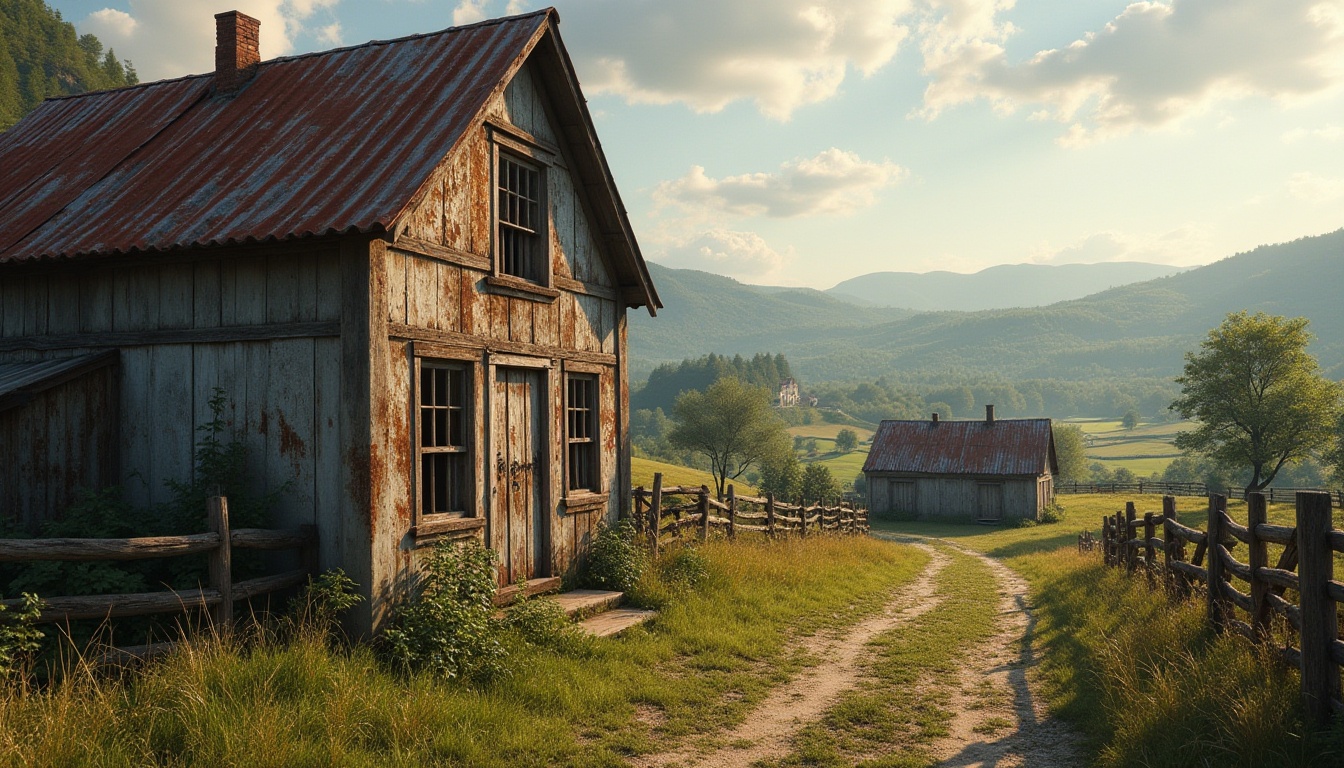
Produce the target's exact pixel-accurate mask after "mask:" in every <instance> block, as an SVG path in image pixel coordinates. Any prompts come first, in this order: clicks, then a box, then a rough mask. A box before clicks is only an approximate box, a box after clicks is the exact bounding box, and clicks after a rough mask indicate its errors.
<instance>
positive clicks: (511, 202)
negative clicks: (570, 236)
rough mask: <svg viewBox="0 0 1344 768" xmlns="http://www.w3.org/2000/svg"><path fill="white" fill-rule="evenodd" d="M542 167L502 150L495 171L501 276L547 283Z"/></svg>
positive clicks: (499, 268)
mask: <svg viewBox="0 0 1344 768" xmlns="http://www.w3.org/2000/svg"><path fill="white" fill-rule="evenodd" d="M544 178H545V177H544V174H543V173H542V171H541V169H540V168H538V167H536V166H534V165H532V164H530V163H526V162H524V161H522V160H521V159H519V158H517V157H515V156H513V155H510V154H506V153H503V152H500V153H499V164H498V167H497V169H496V173H495V188H496V194H497V197H496V201H495V258H496V269H497V270H498V272H499V274H501V275H508V276H511V277H517V278H521V279H523V280H527V281H529V282H533V283H538V284H540V285H546V284H547V283H549V282H550V279H549V278H550V259H549V258H548V254H547V249H546V247H545V246H546V239H545V220H544V218H543V216H544V212H545V206H544V205H543V202H544V196H545V188H544V185H543V180H544Z"/></svg>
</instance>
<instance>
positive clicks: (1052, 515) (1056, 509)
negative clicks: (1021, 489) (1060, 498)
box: [1036, 504, 1067, 525]
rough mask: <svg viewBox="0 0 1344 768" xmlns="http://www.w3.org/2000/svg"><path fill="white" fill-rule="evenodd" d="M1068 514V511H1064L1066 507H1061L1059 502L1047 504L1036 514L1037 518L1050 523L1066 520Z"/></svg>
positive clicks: (1039, 520)
mask: <svg viewBox="0 0 1344 768" xmlns="http://www.w3.org/2000/svg"><path fill="white" fill-rule="evenodd" d="M1066 516H1067V513H1066V512H1065V511H1064V507H1061V506H1060V505H1059V504H1050V505H1048V506H1046V507H1045V509H1042V510H1041V513H1040V514H1039V515H1037V516H1036V520H1037V521H1038V522H1040V523H1042V524H1045V525H1049V524H1050V523H1062V522H1064V518H1065V517H1066Z"/></svg>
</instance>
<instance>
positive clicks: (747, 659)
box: [0, 538, 927, 768]
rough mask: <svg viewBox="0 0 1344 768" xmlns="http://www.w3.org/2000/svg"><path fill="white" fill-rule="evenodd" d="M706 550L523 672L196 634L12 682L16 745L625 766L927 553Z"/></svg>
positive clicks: (864, 544)
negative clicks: (694, 581)
mask: <svg viewBox="0 0 1344 768" xmlns="http://www.w3.org/2000/svg"><path fill="white" fill-rule="evenodd" d="M702 552H703V554H704V555H705V560H706V562H707V564H708V575H707V577H706V578H705V579H704V580H703V581H702V584H701V586H700V587H698V588H697V589H696V590H695V591H688V590H685V589H682V590H680V591H676V588H675V586H669V587H668V589H669V590H671V594H672V598H671V600H670V601H669V602H668V604H667V605H666V607H665V608H664V610H663V612H662V613H661V615H660V616H659V617H658V619H656V620H655V621H654V622H653V624H652V625H651V626H649V627H648V628H647V629H638V628H637V629H634V630H631V631H630V632H629V633H628V636H626V637H623V638H620V639H615V640H596V641H591V642H587V643H575V644H566V645H565V646H563V647H555V648H551V647H538V646H532V645H526V644H523V643H521V641H519V640H517V639H513V640H511V641H510V642H514V643H516V650H515V651H514V653H512V654H511V659H513V660H514V662H515V664H514V666H513V669H512V673H511V674H510V675H508V676H506V677H503V678H501V679H499V680H497V681H495V682H492V683H490V684H488V685H484V686H480V687H473V686H470V685H467V684H463V683H456V682H452V681H445V680H442V679H439V678H435V677H431V676H409V677H408V676H402V675H398V674H393V673H389V672H388V671H387V670H386V669H385V668H384V667H383V666H381V664H380V663H379V661H378V660H377V659H376V658H375V657H374V655H373V654H372V653H371V652H370V651H369V650H368V649H367V648H366V647H363V646H356V647H353V648H342V649H336V650H333V649H331V648H330V647H329V646H328V644H327V643H326V642H325V641H324V639H322V638H319V637H315V636H313V635H311V634H308V635H302V634H301V635H298V636H295V637H291V638H289V639H280V638H277V637H276V636H275V635H274V634H270V633H259V634H257V635H255V636H253V637H251V638H248V639H246V641H242V640H229V639H200V640H195V641H192V642H189V643H186V644H184V645H183V646H182V647H180V648H179V649H178V650H177V651H176V652H174V653H173V654H172V655H171V656H170V657H168V658H167V659H165V660H163V661H161V662H158V663H155V664H152V665H150V666H148V667H147V668H146V669H144V670H143V671H140V672H134V673H128V674H126V675H124V676H122V677H105V676H98V675H94V674H91V673H88V670H87V669H86V668H79V667H76V668H74V669H72V670H71V672H72V673H71V674H68V675H67V676H66V678H65V679H64V681H63V682H61V683H59V684H56V685H54V686H53V687H51V688H50V689H47V690H33V689H24V688H22V687H11V688H10V689H8V690H6V691H4V692H3V694H2V695H0V763H3V764H16V765H111V766H116V765H128V766H129V765H145V764H162V765H187V764H190V765H206V766H213V765H296V766H304V765H333V764H337V765H356V766H358V765H377V766H379V768H385V767H386V766H403V765H404V766H415V765H472V766H546V765H560V766H565V765H573V766H579V765H583V766H589V765H592V766H604V765H621V764H624V762H625V760H626V758H627V757H628V756H629V755H632V754H638V753H643V752H649V751H652V750H654V749H656V748H658V747H659V746H660V745H662V744H665V743H667V742H670V741H672V740H675V739H678V738H680V737H682V736H684V735H686V734H694V733H704V732H709V731H713V730H715V729H718V728H722V727H724V726H726V725H730V724H732V723H734V722H737V721H739V720H740V719H741V718H742V717H743V716H744V714H745V713H746V712H747V711H748V710H749V709H750V707H751V706H752V705H753V704H754V703H755V702H757V701H759V700H760V699H761V698H762V697H763V696H764V695H765V694H766V693H767V692H768V690H769V689H770V688H771V687H773V686H774V685H777V684H779V683H781V682H783V681H784V680H786V679H788V678H789V677H790V676H791V675H793V674H795V673H796V672H797V671H798V670H799V669H800V668H801V667H802V666H803V664H805V663H807V657H806V655H805V652H804V651H803V650H802V649H800V648H798V644H797V643H793V642H790V640H791V639H792V638H796V637H797V636H799V635H806V634H808V633H811V632H815V631H817V630H819V629H821V628H823V627H827V626H835V625H845V624H848V623H852V622H856V621H858V620H859V619H861V618H862V617H864V616H866V615H869V614H871V613H872V612H873V611H875V610H876V609H877V608H878V607H879V606H881V605H882V604H883V603H884V602H885V601H886V600H888V599H890V596H891V593H892V591H893V590H895V589H897V588H899V586H900V585H902V584H904V583H906V582H907V581H909V580H910V579H911V578H913V577H914V575H915V574H916V573H918V571H919V570H920V569H921V568H922V567H923V565H924V564H925V562H926V560H927V557H926V556H925V555H924V554H923V553H922V552H920V551H919V550H917V549H914V548H910V547H904V546H899V545H893V544H888V543H883V542H878V541H872V540H864V539H854V538H850V539H838V538H834V539H833V538H826V539H810V540H806V541H800V540H792V541H786V542H764V541H761V542H755V543H738V544H730V543H727V542H710V543H709V544H707V545H705V546H704V547H703V548H702Z"/></svg>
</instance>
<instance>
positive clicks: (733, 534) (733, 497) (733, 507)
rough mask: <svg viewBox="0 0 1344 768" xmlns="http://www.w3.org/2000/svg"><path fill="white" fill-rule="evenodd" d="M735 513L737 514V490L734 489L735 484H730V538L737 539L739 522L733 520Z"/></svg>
mask: <svg viewBox="0 0 1344 768" xmlns="http://www.w3.org/2000/svg"><path fill="white" fill-rule="evenodd" d="M735 515H737V492H736V491H734V490H733V486H731V485H730V486H728V538H729V539H735V538H737V530H736V525H737V524H736V523H734V522H733V517H734V516H735Z"/></svg>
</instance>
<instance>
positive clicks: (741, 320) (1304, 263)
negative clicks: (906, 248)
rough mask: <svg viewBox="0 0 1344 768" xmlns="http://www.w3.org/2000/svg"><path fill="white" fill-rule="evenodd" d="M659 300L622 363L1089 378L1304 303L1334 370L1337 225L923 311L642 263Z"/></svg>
mask: <svg viewBox="0 0 1344 768" xmlns="http://www.w3.org/2000/svg"><path fill="white" fill-rule="evenodd" d="M650 268H651V271H652V272H653V279H654V283H655V284H656V285H657V286H658V291H659V293H660V295H661V296H662V298H663V302H664V304H665V305H666V309H665V310H663V311H660V312H659V315H658V317H656V318H649V317H647V316H646V315H644V314H642V313H638V312H636V313H631V315H630V317H631V321H630V325H631V329H630V350H631V357H632V358H633V360H632V367H631V371H632V377H633V378H634V379H635V380H638V379H639V377H640V376H641V372H642V373H647V372H648V370H649V369H651V368H652V367H653V366H654V365H657V364H658V363H662V362H679V361H680V360H682V359H684V358H688V357H689V358H693V357H699V356H701V355H704V354H707V353H709V352H717V353H719V354H727V355H733V354H743V355H746V356H750V355H752V354H754V353H756V352H772V353H783V354H784V355H786V356H787V357H788V360H789V364H790V366H791V368H792V369H793V372H794V375H796V376H798V377H799V378H801V379H803V380H804V381H814V382H815V381H837V380H852V379H860V378H867V379H873V378H876V377H879V376H882V375H885V374H889V373H892V372H902V371H906V372H944V373H945V372H955V373H958V374H965V375H967V376H974V375H983V374H992V375H997V376H1004V377H1011V378H1017V379H1026V378H1060V379H1072V380H1079V379H1095V378H1104V377H1130V376H1158V377H1164V378H1165V377H1171V376H1175V375H1177V374H1179V372H1180V369H1181V363H1182V359H1183V355H1184V353H1185V352H1186V351H1189V350H1192V349H1194V348H1195V347H1196V346H1198V344H1199V342H1200V341H1201V340H1202V339H1203V338H1204V337H1205V335H1206V334H1207V333H1208V331H1209V329H1211V328H1213V327H1214V326H1216V325H1217V324H1218V323H1220V322H1221V321H1222V319H1223V318H1224V317H1225V316H1226V315H1227V313H1229V312H1235V311H1239V310H1242V309H1245V310H1249V311H1251V312H1256V311H1263V312H1268V313H1271V314H1277V315H1285V316H1290V317H1292V316H1305V317H1307V318H1309V319H1310V320H1311V326H1310V330H1311V332H1312V333H1313V334H1315V336H1316V337H1317V338H1316V341H1315V342H1314V343H1313V344H1312V348H1311V351H1312V352H1313V353H1315V354H1316V355H1317V357H1318V358H1319V359H1320V361H1321V366H1322V368H1323V369H1324V371H1325V372H1326V374H1327V375H1329V376H1331V377H1333V378H1341V377H1344V309H1341V304H1342V303H1344V290H1341V287H1344V229H1341V230H1338V231H1335V232H1331V233H1329V234H1325V235H1320V236H1315V237H1305V238H1301V239H1298V240H1295V241H1293V242H1290V243H1282V244H1278V245H1266V246H1261V247H1259V248H1256V249H1254V250H1252V251H1249V252H1246V253H1239V254H1236V255H1235V256H1230V257H1228V258H1225V259H1223V260H1221V261H1218V262H1215V263H1213V264H1209V265H1207V266H1204V267H1198V268H1195V269H1191V270H1189V271H1186V272H1181V273H1178V274H1174V275H1171V276H1168V277H1162V278H1157V279H1155V280H1148V281H1145V282H1140V283H1135V284H1132V285H1126V286H1121V287H1117V288H1111V289H1108V290H1105V291H1101V292H1099V293H1095V294H1093V295H1090V296H1087V297H1084V298H1080V299H1073V300H1070V301H1063V302H1058V303H1055V304H1051V305H1049V306H1045V307H1032V308H1016V309H993V310H984V311H979V312H952V311H946V312H923V313H913V312H911V311H909V310H903V309H890V308H878V307H861V306H855V305H847V304H845V303H844V302H843V301H841V300H840V299H838V298H836V297H834V296H832V295H830V294H827V293H822V292H820V291H809V290H792V291H780V290H779V289H757V288H755V287H753V286H749V285H743V284H741V283H737V282H736V281H734V280H730V279H729V278H725V277H721V276H718V275H709V274H708V273H704V272H694V271H690V270H674V269H667V268H665V267H661V266H658V265H650Z"/></svg>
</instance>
